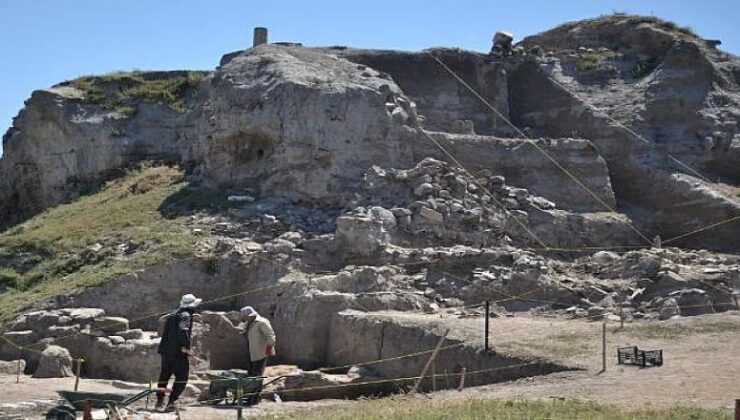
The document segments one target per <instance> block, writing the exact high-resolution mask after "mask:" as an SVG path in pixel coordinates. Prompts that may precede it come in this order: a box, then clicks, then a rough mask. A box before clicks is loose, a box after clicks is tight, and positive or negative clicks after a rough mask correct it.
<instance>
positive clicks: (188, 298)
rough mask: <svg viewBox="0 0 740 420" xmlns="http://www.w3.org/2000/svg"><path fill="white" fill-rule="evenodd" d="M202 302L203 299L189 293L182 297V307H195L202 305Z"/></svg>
mask: <svg viewBox="0 0 740 420" xmlns="http://www.w3.org/2000/svg"><path fill="white" fill-rule="evenodd" d="M201 302H203V299H198V298H197V297H195V295H193V294H191V293H188V294H187V295H182V299H180V307H181V308H195V307H196V306H198V305H200V304H201Z"/></svg>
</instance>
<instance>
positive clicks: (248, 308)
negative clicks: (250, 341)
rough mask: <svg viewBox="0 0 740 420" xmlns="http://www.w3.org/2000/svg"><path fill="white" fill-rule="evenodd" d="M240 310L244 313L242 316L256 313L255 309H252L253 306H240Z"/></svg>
mask: <svg viewBox="0 0 740 420" xmlns="http://www.w3.org/2000/svg"><path fill="white" fill-rule="evenodd" d="M240 312H241V313H242V315H244V316H252V315H257V311H255V310H254V308H253V307H251V306H245V307H243V308H241V309H240Z"/></svg>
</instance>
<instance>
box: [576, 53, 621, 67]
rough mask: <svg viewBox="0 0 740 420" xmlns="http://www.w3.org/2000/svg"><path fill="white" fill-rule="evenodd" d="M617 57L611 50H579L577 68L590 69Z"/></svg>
mask: <svg viewBox="0 0 740 420" xmlns="http://www.w3.org/2000/svg"><path fill="white" fill-rule="evenodd" d="M615 58H617V54H616V53H615V52H613V51H603V52H597V51H579V52H578V64H577V66H578V70H580V71H591V70H596V69H597V68H599V66H600V65H601V63H603V62H605V61H609V60H614V59H615Z"/></svg>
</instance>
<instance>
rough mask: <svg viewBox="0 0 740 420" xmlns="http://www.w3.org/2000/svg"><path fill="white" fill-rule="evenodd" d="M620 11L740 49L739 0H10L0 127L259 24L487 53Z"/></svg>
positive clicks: (195, 62)
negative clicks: (76, 86)
mask: <svg viewBox="0 0 740 420" xmlns="http://www.w3.org/2000/svg"><path fill="white" fill-rule="evenodd" d="M613 11H622V12H629V13H638V14H646V15H655V16H658V17H662V18H665V19H668V20H673V21H675V22H677V23H679V24H680V25H684V26H685V25H688V26H691V27H692V28H694V30H696V31H697V32H698V33H699V34H700V35H702V36H704V37H706V38H719V39H721V40H722V41H723V45H722V49H724V50H725V51H729V52H732V53H734V54H740V30H738V29H737V27H738V22H737V19H738V16H740V2H739V1H736V0H735V1H733V0H703V1H696V0H691V1H689V0H672V1H668V0H666V1H662V0H661V1H647V0H641V1H635V0H626V1H625V0H623V1H606V0H582V1H577V0H571V1H561V0H519V1H510V2H503V1H500V0H499V1H491V0H488V1H485V0H478V1H472V0H470V1H465V0H457V1H447V0H435V1H429V0H425V1H422V0H372V1H361V2H357V1H351V0H345V1H328V0H300V1H297V0H296V1H279V0H261V1H255V0H241V1H236V0H201V1H194V0H116V1H113V0H0V57H2V62H1V63H0V132H3V133H4V132H5V130H6V129H7V128H8V127H9V126H10V124H11V119H12V118H13V117H14V116H15V115H16V114H17V113H18V110H19V109H20V108H21V107H22V106H23V101H24V100H25V99H26V98H28V97H29V95H30V93H31V92H32V91H33V90H34V89H39V88H44V87H48V86H51V85H52V84H54V83H57V82H59V81H62V80H65V79H71V78H75V77H78V76H81V75H86V74H97V73H106V72H111V71H116V70H133V69H140V70H164V69H213V68H214V67H215V66H216V64H217V63H218V60H219V58H220V57H221V55H223V54H224V53H226V52H229V51H234V50H238V49H243V48H245V47H247V46H249V45H250V42H251V30H252V27H254V26H267V27H269V28H270V40H271V41H297V42H303V43H304V44H306V45H347V46H355V47H377V48H395V49H405V50H418V49H423V48H427V47H431V46H457V47H462V48H467V49H472V50H480V51H487V50H488V49H489V48H490V39H491V34H492V33H493V32H494V31H495V30H496V29H500V28H506V29H509V30H511V31H513V32H514V34H515V36H516V38H517V40H519V39H521V37H523V36H526V35H530V34H534V33H537V32H540V31H543V30H546V29H549V28H551V27H553V26H555V25H557V24H559V23H562V22H564V21H569V20H575V19H580V18H585V17H592V16H596V15H599V14H603V13H611V12H613ZM0 153H2V150H1V149H0Z"/></svg>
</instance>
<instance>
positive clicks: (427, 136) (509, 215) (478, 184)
mask: <svg viewBox="0 0 740 420" xmlns="http://www.w3.org/2000/svg"><path fill="white" fill-rule="evenodd" d="M420 131H421V133H422V134H423V135H424V136H425V137H426V138H427V139H429V140H431V141H432V143H434V144H435V145H436V146H437V147H438V148H439V149H440V150H442V152H443V153H444V154H445V155H447V157H448V158H450V160H452V161H453V162H454V163H455V164H456V165H457V166H459V167H460V169H462V170H463V171H464V172H465V174H467V175H468V176H469V177H470V178H471V179H472V180H473V182H474V183H475V185H476V186H477V187H478V188H480V189H482V190H483V191H484V192H485V193H486V194H488V196H489V197H490V198H491V199H492V200H493V201H494V202H496V204H498V205H499V206H500V207H501V208H502V209H503V210H504V212H506V215H507V216H508V217H509V218H510V219H514V221H515V222H516V223H517V224H519V226H521V227H522V228H523V229H524V230H525V231H526V232H527V233H528V234H529V235H530V236H532V237H533V238H534V239H535V241H537V242H538V243H539V244H540V245H542V247H543V248H547V245H545V243H544V242H543V241H542V240H541V239H540V238H539V237H538V236H537V235H535V234H534V232H532V231H531V230H530V229H529V228H527V226H525V225H524V223H522V221H520V220H519V219H518V218H517V217H514V216H512V214H511V212H510V211H509V209H507V208H506V206H504V205H503V203H501V202H500V201H499V200H498V199H497V198H496V197H495V196H494V195H493V194H491V192H490V191H489V190H488V189H487V188H485V187H484V186H482V185H480V183H479V182H478V180H477V179H476V178H475V177H474V176H473V175H472V174H471V173H470V172H469V171H468V170H467V169H465V166H463V165H462V164H461V163H460V162H459V161H458V160H457V159H455V157H454V156H452V154H451V153H450V152H448V151H447V149H445V148H444V146H442V145H441V144H440V143H439V142H438V141H437V140H436V139H435V138H434V137H432V136H431V135H430V134H429V133H427V132H426V131H425V130H423V129H422V130H420Z"/></svg>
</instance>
